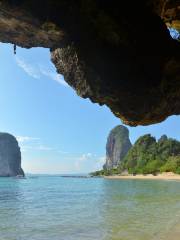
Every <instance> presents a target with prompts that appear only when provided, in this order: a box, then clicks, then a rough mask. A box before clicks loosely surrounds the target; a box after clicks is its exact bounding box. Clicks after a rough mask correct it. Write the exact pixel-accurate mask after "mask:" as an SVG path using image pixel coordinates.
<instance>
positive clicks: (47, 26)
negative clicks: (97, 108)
mask: <svg viewBox="0 0 180 240" xmlns="http://www.w3.org/2000/svg"><path fill="white" fill-rule="evenodd" d="M0 3H1V5H0V8H1V10H0V26H1V31H0V41H2V42H10V43H13V44H16V45H19V46H21V47H26V48H30V47H47V48H50V50H51V58H52V61H53V63H54V64H55V66H56V69H57V71H58V72H59V73H61V74H63V75H64V77H65V80H66V81H67V82H68V84H69V85H70V86H72V87H73V88H74V89H75V90H76V91H77V94H78V95H80V96H81V97H83V98H90V100H91V101H92V102H96V103H99V104H100V105H104V104H105V105H107V106H108V107H109V108H110V109H111V111H112V112H113V113H114V114H115V115H116V116H117V117H119V118H121V119H122V120H123V122H124V123H126V124H128V125H131V126H136V125H149V124H153V123H157V122H160V121H163V120H164V119H166V118H167V117H168V116H170V115H173V114H180V43H179V42H178V41H176V40H173V39H172V38H171V36H170V34H169V31H168V29H167V26H168V27H176V28H177V30H179V28H178V27H177V26H179V21H180V14H179V12H180V2H179V1H173V0H169V1H166V0H146V1H142V2H141V1H138V2H135V1H134V2H131V3H128V1H127V2H123V3H120V4H119V2H118V1H115V0H114V1H101V0H89V1H80V0H79V1H76V2H74V1H72V0H69V1H63V0H62V1H57V0H54V1H50V0H45V1H42V0H40V1H38V2H37V1H35V0H31V1H28V0H19V1H17V0H7V1H0ZM165 23H166V24H167V26H166V24H165Z"/></svg>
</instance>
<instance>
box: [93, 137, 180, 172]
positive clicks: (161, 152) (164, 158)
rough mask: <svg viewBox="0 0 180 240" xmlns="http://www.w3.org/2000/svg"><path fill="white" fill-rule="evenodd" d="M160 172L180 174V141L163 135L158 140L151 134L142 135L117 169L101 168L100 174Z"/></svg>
mask: <svg viewBox="0 0 180 240" xmlns="http://www.w3.org/2000/svg"><path fill="white" fill-rule="evenodd" d="M124 171H128V173H130V174H154V175H156V174H158V173H160V172H174V173H177V174H180V142H179V141H177V140H175V139H171V138H167V136H166V135H163V136H162V137H161V138H160V139H159V140H158V141H156V139H155V138H154V137H152V136H151V135H150V134H147V135H144V136H142V137H140V138H139V139H138V140H137V141H136V142H135V144H134V145H133V147H132V148H131V149H130V150H129V151H128V153H127V154H126V156H125V157H124V158H123V160H122V161H121V163H120V165H119V166H118V168H116V169H110V170H101V171H97V172H96V176H98V175H113V174H121V173H123V172H124Z"/></svg>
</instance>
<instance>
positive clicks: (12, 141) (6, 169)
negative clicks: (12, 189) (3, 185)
mask: <svg viewBox="0 0 180 240" xmlns="http://www.w3.org/2000/svg"><path fill="white" fill-rule="evenodd" d="M17 175H23V176H24V172H23V170H22V168H21V152H20V148H19V146H18V142H17V140H16V138H15V137H14V136H12V135H10V134H8V133H0V177H10V176H17Z"/></svg>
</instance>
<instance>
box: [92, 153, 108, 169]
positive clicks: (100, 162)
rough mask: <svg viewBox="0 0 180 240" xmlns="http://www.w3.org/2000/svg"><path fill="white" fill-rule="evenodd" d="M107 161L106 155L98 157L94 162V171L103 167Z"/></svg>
mask: <svg viewBox="0 0 180 240" xmlns="http://www.w3.org/2000/svg"><path fill="white" fill-rule="evenodd" d="M105 161H106V157H105V156H102V157H99V158H97V160H96V162H95V164H94V167H93V169H94V170H93V171H97V170H100V169H102V167H103V165H104V164H105Z"/></svg>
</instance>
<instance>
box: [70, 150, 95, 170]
mask: <svg viewBox="0 0 180 240" xmlns="http://www.w3.org/2000/svg"><path fill="white" fill-rule="evenodd" d="M93 157H94V155H93V154H92V153H84V154H82V155H81V156H79V157H77V160H76V161H75V164H74V165H75V168H76V170H77V171H80V170H81V169H83V165H84V164H86V163H87V162H88V161H89V160H92V158H93Z"/></svg>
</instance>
